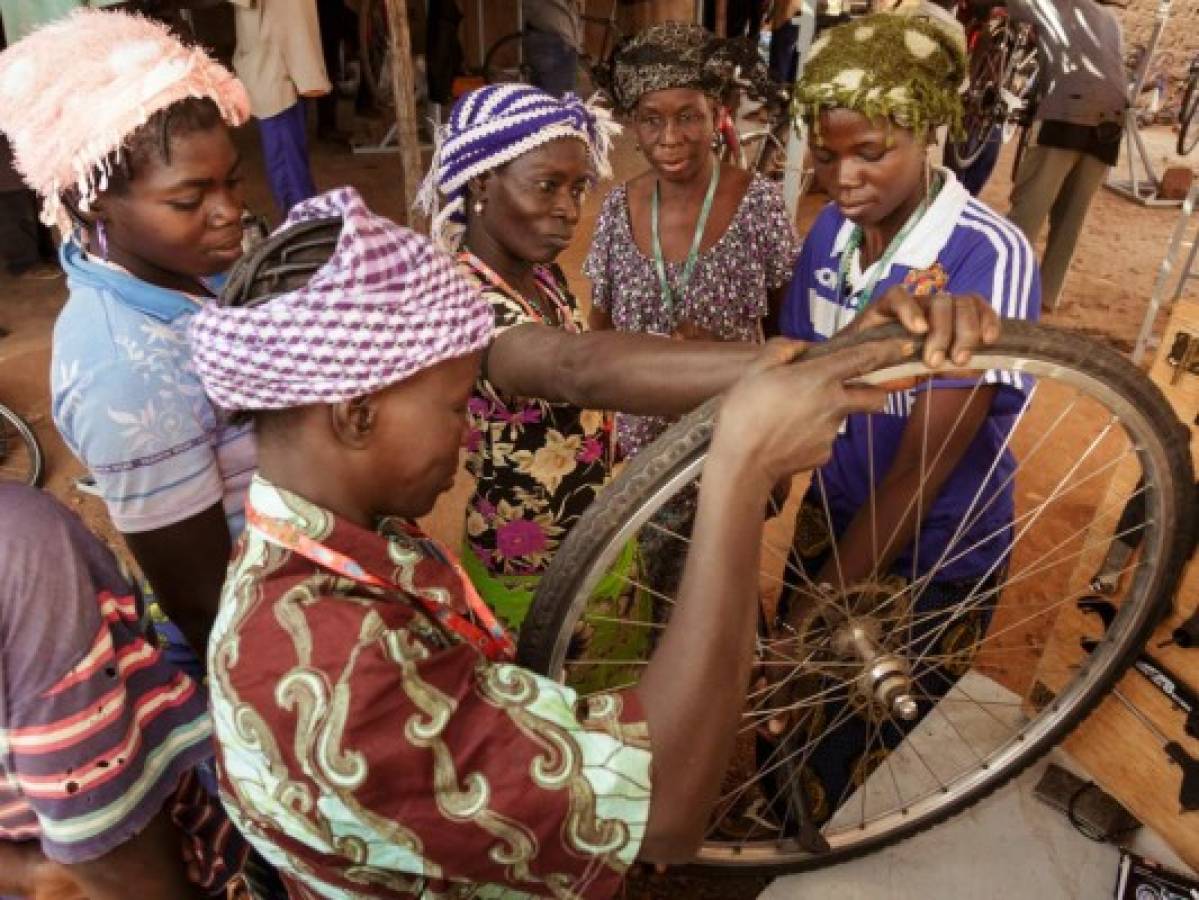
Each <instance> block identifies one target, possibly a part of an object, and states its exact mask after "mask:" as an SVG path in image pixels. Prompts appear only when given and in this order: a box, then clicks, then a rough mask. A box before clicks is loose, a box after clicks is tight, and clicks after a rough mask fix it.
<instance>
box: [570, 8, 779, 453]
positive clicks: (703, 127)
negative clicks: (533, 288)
mask: <svg viewBox="0 0 1199 900" xmlns="http://www.w3.org/2000/svg"><path fill="white" fill-rule="evenodd" d="M747 51H748V52H747ZM611 81H612V84H611V92H612V94H613V96H614V98H615V99H616V102H617V104H618V105H619V106H620V107H621V109H622V110H623V111H624V112H625V113H626V114H627V115H628V116H629V118H630V119H631V121H632V127H633V132H634V134H635V136H636V138H637V146H638V147H639V149H640V150H641V152H642V153H643V154H644V156H645V160H646V162H647V163H648V164H649V170H648V171H646V172H644V173H643V174H641V175H639V176H637V177H636V178H634V179H632V180H631V181H629V182H628V183H627V184H625V185H622V186H620V187H618V188H616V189H615V190H614V191H612V193H611V194H609V195H608V198H607V199H606V201H605V202H604V206H603V209H602V211H601V212H600V216H599V221H598V222H597V224H596V231H595V237H594V239H593V241H592V245H591V252H590V253H589V254H588V257H587V262H586V264H585V265H584V272H585V273H586V274H587V275H588V276H589V277H590V278H591V281H592V294H591V305H592V315H591V326H592V328H597V329H600V328H615V329H617V330H618V331H638V332H645V333H650V334H660V335H667V336H673V337H679V338H690V337H703V338H706V339H715V340H722V341H733V340H737V341H753V340H757V339H758V337H759V335H760V333H761V323H762V320H763V319H764V318H765V317H766V316H767V311H768V309H771V308H773V309H775V310H777V308H778V306H777V302H776V301H778V300H781V296H782V291H783V289H784V288H785V286H786V284H787V282H788V281H789V280H790V269H791V264H792V262H793V261H794V259H795V254H796V251H797V246H796V239H795V234H794V231H793V229H792V226H791V223H790V222H789V220H788V218H787V214H786V211H785V208H784V205H783V199H782V195H781V193H780V192H779V190H778V188H777V186H776V185H774V184H773V183H772V182H770V181H768V180H766V179H765V178H762V177H761V176H758V175H751V174H750V173H748V172H745V171H743V170H741V169H738V168H736V167H735V166H733V165H731V164H729V163H724V162H721V160H720V159H719V157H718V156H717V154H716V152H715V148H716V146H717V143H718V138H717V123H718V122H719V120H720V117H721V115H722V114H723V110H722V108H721V106H720V100H719V98H720V97H721V96H722V95H724V94H725V93H726V92H727V91H728V89H729V88H730V87H731V86H733V85H734V84H737V83H744V82H753V83H755V84H756V86H757V88H758V89H759V90H762V89H764V88H765V86H766V85H767V84H768V82H767V80H766V78H765V70H764V67H763V66H762V63H761V61H760V60H758V59H757V57H756V56H755V55H754V51H753V48H752V47H747V45H746V44H745V42H744V41H728V40H723V39H720V38H716V37H714V36H713V35H711V34H710V33H709V32H707V31H706V30H704V29H703V28H701V27H699V26H698V25H684V24H680V23H678V22H667V23H665V24H663V25H657V26H654V27H652V28H649V29H647V30H645V31H643V32H641V33H640V34H639V35H637V36H636V37H635V38H633V39H632V40H631V41H630V42H629V43H628V45H627V46H626V47H625V48H624V49H622V50H621V51H620V53H619V54H618V55H617V57H616V59H615V61H614V63H613V69H612V76H611ZM667 424H668V421H667V420H665V419H661V418H649V417H641V416H622V417H621V418H620V420H619V426H618V432H619V440H620V444H621V449H622V450H623V451H624V452H625V453H627V454H630V455H631V454H634V453H636V452H637V451H638V450H640V449H641V448H642V447H644V446H645V445H646V444H648V443H649V442H650V441H652V440H653V439H654V438H655V437H657V436H658V435H659V434H660V433H661V432H662V431H663V430H664V428H665V427H666V425H667Z"/></svg>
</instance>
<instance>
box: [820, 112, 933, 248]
mask: <svg viewBox="0 0 1199 900" xmlns="http://www.w3.org/2000/svg"><path fill="white" fill-rule="evenodd" d="M811 149H812V160H813V165H814V167H815V170H816V180H817V181H818V182H819V183H820V186H821V187H822V188H823V189H824V190H825V192H826V193H827V194H828V195H829V197H831V198H832V199H833V202H835V203H836V204H837V206H838V207H839V208H840V210H841V212H842V214H843V215H844V216H845V217H846V218H847V219H849V220H850V221H852V222H854V223H855V224H857V225H862V226H878V225H883V224H886V223H887V222H888V221H889V220H890V219H891V218H892V217H896V216H902V217H903V218H904V219H906V218H907V214H908V213H910V212H911V209H912V208H913V206H914V205H915V204H916V203H919V201H920V198H921V197H923V196H924V191H925V184H924V177H925V176H924V173H925V147H924V143H923V141H921V140H920V139H919V138H918V137H917V136H916V135H915V134H914V133H913V132H912V131H909V130H908V129H906V128H901V127H900V126H898V125H896V124H895V123H894V122H891V121H890V120H887V119H868V118H866V117H865V116H863V115H862V114H861V113H857V112H853V111H852V110H848V109H833V110H827V111H825V112H822V113H821V114H820V121H819V123H818V127H817V128H815V129H813V130H812V138H811Z"/></svg>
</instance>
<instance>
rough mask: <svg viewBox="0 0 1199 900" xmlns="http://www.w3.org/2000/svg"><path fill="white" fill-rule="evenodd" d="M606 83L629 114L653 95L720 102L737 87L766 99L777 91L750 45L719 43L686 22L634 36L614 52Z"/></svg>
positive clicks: (738, 40)
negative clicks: (678, 93) (676, 92)
mask: <svg viewBox="0 0 1199 900" xmlns="http://www.w3.org/2000/svg"><path fill="white" fill-rule="evenodd" d="M608 81H609V84H608V87H609V89H610V92H611V94H612V99H613V102H614V103H615V104H616V106H617V108H618V109H620V110H621V111H622V112H626V113H627V112H629V111H631V110H632V109H633V107H635V106H636V105H637V101H638V100H640V99H641V98H642V96H644V95H645V94H648V93H649V92H650V91H666V90H670V89H671V88H694V89H695V90H699V91H703V92H704V93H705V94H708V95H709V96H713V97H719V96H721V95H722V94H723V93H724V92H725V91H726V90H727V89H728V88H729V87H730V86H732V85H734V84H739V85H741V86H743V87H747V88H749V89H750V90H751V91H752V92H753V93H755V94H756V95H757V96H759V97H761V98H764V99H765V98H767V97H769V96H770V94H771V92H772V90H773V87H772V85H771V84H770V78H769V76H768V75H767V72H766V66H765V65H764V64H763V63H762V58H761V57H760V56H759V55H758V52H757V48H756V47H755V46H754V45H753V42H752V41H750V40H749V39H748V38H732V39H728V38H718V37H716V36H715V35H714V34H712V33H711V32H710V31H708V30H707V29H706V28H703V27H701V26H699V25H690V24H685V23H683V22H663V23H662V24H661V25H653V26H651V27H650V28H647V29H645V30H644V31H641V32H638V33H637V34H636V35H634V36H633V37H632V38H631V39H630V40H629V41H628V42H627V43H625V44H624V46H622V47H621V48H620V49H619V50H618V51H617V52H616V54H615V57H614V59H613V61H612V71H611V73H610V75H609V78H608Z"/></svg>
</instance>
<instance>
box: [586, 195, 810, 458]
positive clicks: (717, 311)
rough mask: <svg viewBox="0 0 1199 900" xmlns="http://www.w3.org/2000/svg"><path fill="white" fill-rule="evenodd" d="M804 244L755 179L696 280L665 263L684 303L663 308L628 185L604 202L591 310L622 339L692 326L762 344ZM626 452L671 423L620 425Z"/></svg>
mask: <svg viewBox="0 0 1199 900" xmlns="http://www.w3.org/2000/svg"><path fill="white" fill-rule="evenodd" d="M798 252H799V246H798V241H797V239H796V236H795V231H794V229H793V228H792V227H791V222H790V220H789V219H788V217H787V210H786V207H785V206H784V204H783V197H782V194H781V193H780V192H779V190H778V187H777V186H776V185H775V184H774V183H773V182H771V181H769V180H767V179H765V178H763V177H761V176H760V175H755V176H754V177H753V180H752V181H751V182H750V184H749V187H748V188H747V189H746V191H745V196H744V197H742V198H741V203H740V205H739V206H738V207H737V212H736V213H735V214H734V215H733V220H732V221H731V222H730V223H729V227H728V228H727V229H725V232H724V234H723V235H721V236H720V239H719V240H718V241H717V242H716V243H715V244H714V245H713V246H712V247H710V248H709V249H708V250H707V251H705V252H704V253H701V254H700V255H699V257H698V258H697V259H696V264H695V270H694V272H693V274H692V276H691V280H690V281H689V282H688V283H687V285H686V287H685V288H684V289H683V291H682V292H681V295H680V292H679V289H678V284H679V280H680V277H681V275H682V272H683V263H682V262H667V263H666V278H667V280H668V281H669V282H670V285H671V287H672V288H673V289H674V294H675V296H676V297H678V298H679V307H678V309H677V310H673V311H672V310H670V309H668V308H667V306H666V304H665V303H663V302H662V291H661V287H660V285H659V284H658V275H657V272H656V271H655V269H654V261H653V259H651V258H650V257H648V256H646V255H645V254H644V253H642V252H641V250H640V249H639V248H638V247H637V243H636V241H634V240H633V229H632V225H631V224H630V217H629V200H628V190H627V188H626V187H625V186H624V185H621V186H620V187H617V188H616V189H615V190H613V191H612V193H610V194H609V195H608V197H607V199H606V200H605V201H604V205H603V208H602V209H601V210H600V214H599V220H598V221H597V222H596V226H595V237H594V239H593V240H592V242H591V250H590V252H589V253H588V254H587V261H586V263H584V265H583V271H584V273H585V274H586V275H587V277H588V278H590V279H591V303H592V305H593V306H594V307H595V308H597V309H600V310H603V311H604V312H606V313H607V314H608V315H609V316H611V318H612V325H613V327H615V328H616V330H617V331H639V332H645V333H648V334H661V335H673V334H674V333H675V332H676V330H677V329H678V327H679V325H680V324H682V323H683V322H689V323H691V324H692V325H695V326H698V327H699V328H701V329H703V330H704V331H706V332H708V333H710V334H712V335H714V336H715V337H716V338H717V339H718V340H722V341H755V340H758V338H759V335H760V334H761V332H760V330H759V325H760V323H761V320H762V318H763V317H764V316H765V315H766V313H767V311H768V310H767V303H766V295H767V293H768V292H769V291H771V290H774V289H776V288H780V287H782V286H783V285H786V284H787V283H788V282H790V280H791V269H792V266H793V265H794V263H795V257H796V255H797V254H798ZM616 421H617V434H618V438H619V443H620V449H621V452H622V453H624V454H626V455H627V456H633V455H634V454H636V453H637V452H638V451H640V450H641V449H642V448H643V447H645V446H646V445H647V444H649V443H650V442H651V441H653V440H654V439H655V438H656V437H658V435H660V434H661V433H662V432H663V431H665V430H666V427H667V425H669V424H670V421H669V420H668V419H663V418H659V417H649V416H626V415H621V416H618V417H617V420H616Z"/></svg>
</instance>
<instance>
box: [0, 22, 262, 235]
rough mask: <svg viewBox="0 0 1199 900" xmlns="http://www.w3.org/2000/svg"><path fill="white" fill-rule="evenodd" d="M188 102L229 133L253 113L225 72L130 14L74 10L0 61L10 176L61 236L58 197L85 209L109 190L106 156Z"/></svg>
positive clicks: (66, 225) (66, 223) (0, 120)
mask: <svg viewBox="0 0 1199 900" xmlns="http://www.w3.org/2000/svg"><path fill="white" fill-rule="evenodd" d="M187 97H207V98H209V99H210V100H212V101H213V102H214V103H215V104H216V105H217V108H218V109H219V110H220V113H221V117H222V118H223V119H224V120H225V121H226V122H228V123H229V124H230V125H240V124H241V123H242V122H244V121H245V120H246V118H247V117H248V116H249V114H250V101H249V98H248V97H247V95H246V89H245V88H244V87H243V86H242V83H241V82H240V81H238V80H237V79H236V78H235V77H234V76H233V74H232V73H231V72H229V71H228V70H227V69H225V68H224V67H223V66H221V65H220V64H218V63H217V62H215V61H214V60H212V59H211V58H210V57H209V56H208V54H206V53H205V52H204V51H203V50H201V49H197V48H189V47H185V46H184V45H183V44H181V43H180V42H179V40H178V39H176V38H175V37H174V36H172V35H171V33H170V32H169V31H168V30H167V29H166V27H165V26H163V25H161V24H159V23H157V22H153V21H151V20H149V19H146V18H143V17H141V16H135V15H131V14H129V13H122V12H101V11H99V10H89V9H80V10H77V11H76V12H74V13H72V14H71V15H69V16H67V17H65V18H63V19H60V20H59V21H57V22H54V23H53V24H51V25H47V26H46V27H44V28H41V29H38V30H37V31H35V32H34V33H33V34H31V35H29V36H28V37H25V38H24V39H22V40H20V41H18V42H17V43H16V44H13V45H12V46H11V47H9V48H8V49H7V50H5V51H4V52H3V53H0V130H3V131H4V132H5V133H6V134H7V135H8V137H9V140H10V141H11V142H12V148H13V156H14V161H15V163H16V167H17V171H18V172H20V173H21V176H22V177H23V178H24V179H25V181H26V183H27V184H28V185H29V186H30V187H31V188H33V190H35V191H37V193H38V194H40V195H41V197H42V221H44V222H45V223H46V224H47V225H58V226H59V227H60V228H61V229H62V230H63V233H64V234H65V233H67V232H69V230H70V220H69V219H68V218H67V217H66V216H65V214H64V210H63V208H62V200H61V196H62V193H63V191H65V190H67V189H68V188H72V187H73V188H75V189H76V190H77V191H78V192H79V197H80V205H81V207H82V208H83V209H87V208H88V206H89V205H90V204H91V202H92V201H93V200H95V198H96V195H97V194H98V193H100V192H101V191H103V190H104V189H105V187H107V185H108V176H109V175H110V174H111V173H110V172H109V170H108V162H109V158H110V156H111V154H112V153H113V152H114V151H116V150H117V149H119V148H120V147H121V145H122V144H123V143H124V142H125V140H126V139H127V138H128V137H129V135H130V134H132V133H133V132H134V131H136V130H137V129H138V128H140V127H141V126H142V125H144V124H146V122H147V121H148V120H149V119H150V117H151V116H152V115H154V113H156V112H158V111H159V110H161V109H165V108H166V107H168V106H170V105H171V104H172V103H176V102H178V101H179V100H183V99H185V98H187Z"/></svg>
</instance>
